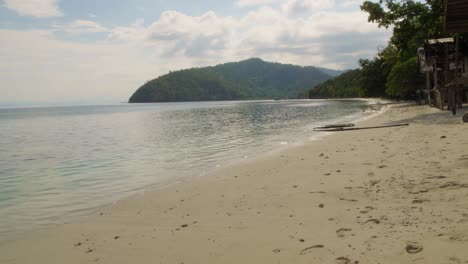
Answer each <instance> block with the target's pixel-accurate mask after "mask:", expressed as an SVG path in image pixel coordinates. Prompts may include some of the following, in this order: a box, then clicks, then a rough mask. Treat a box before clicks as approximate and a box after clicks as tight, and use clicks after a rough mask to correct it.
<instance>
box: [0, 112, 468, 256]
mask: <svg viewBox="0 0 468 264" xmlns="http://www.w3.org/2000/svg"><path fill="white" fill-rule="evenodd" d="M462 112H466V109H464V111H462ZM406 122H408V123H410V126H408V127H394V128H382V129H371V130H357V131H347V132H338V133H334V134H332V135H329V136H327V137H325V138H323V139H321V140H320V141H313V142H309V143H307V144H306V145H304V146H300V147H294V148H290V149H288V150H286V151H283V152H280V153H274V154H271V155H268V156H264V157H261V158H258V159H256V160H255V161H250V162H244V163H242V164H237V165H233V166H230V167H229V168H222V169H220V170H218V171H216V172H213V173H212V174H210V175H208V176H204V177H200V178H195V179H192V180H190V181H187V182H181V183H178V184H173V185H171V186H169V187H166V188H164V189H161V190H155V191H150V192H147V193H145V194H144V195H140V196H136V197H132V198H129V199H126V200H123V201H121V202H118V203H117V204H115V205H113V206H110V207H107V208H104V209H102V210H99V211H98V212H96V213H95V214H94V215H92V216H90V217H87V218H86V219H83V220H82V221H80V222H78V223H72V224H64V225H61V226H57V227H53V228H49V229H43V230H37V231H33V232H30V233H28V234H26V235H23V236H21V237H19V238H18V239H16V240H14V241H10V242H8V243H4V244H2V245H0V263H35V264H37V263H48V264H49V263H176V264H181V263H184V264H190V263H339V264H347V263H468V124H463V123H461V115H457V116H455V117H452V116H451V114H449V112H447V111H445V112H441V111H439V110H437V109H431V108H429V107H427V106H413V105H409V106H408V105H403V104H401V105H393V106H391V107H389V109H387V110H386V112H385V114H383V115H380V116H378V117H375V118H372V119H369V120H366V121H363V122H361V123H360V124H359V126H370V125H380V124H391V123H406Z"/></svg>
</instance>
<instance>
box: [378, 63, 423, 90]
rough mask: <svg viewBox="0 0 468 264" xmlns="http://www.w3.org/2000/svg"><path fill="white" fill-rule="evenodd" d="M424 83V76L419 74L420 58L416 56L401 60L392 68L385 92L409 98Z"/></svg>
mask: <svg viewBox="0 0 468 264" xmlns="http://www.w3.org/2000/svg"><path fill="white" fill-rule="evenodd" d="M422 83H423V82H422V77H421V75H420V74H418V60H417V58H416V57H415V58H411V59H409V60H407V61H405V62H399V63H397V64H396V65H395V66H394V67H393V68H392V71H391V72H390V74H389V75H388V78H387V90H386V91H385V92H386V93H387V94H388V95H390V96H394V97H399V98H408V97H410V96H411V95H412V94H413V93H414V91H415V90H416V89H417V88H418V86H421V85H422Z"/></svg>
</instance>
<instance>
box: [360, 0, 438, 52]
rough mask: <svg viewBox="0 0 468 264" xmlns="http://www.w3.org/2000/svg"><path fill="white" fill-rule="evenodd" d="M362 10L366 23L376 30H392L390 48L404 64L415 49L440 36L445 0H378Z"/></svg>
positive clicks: (362, 7) (364, 6)
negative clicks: (376, 26) (396, 51)
mask: <svg viewBox="0 0 468 264" xmlns="http://www.w3.org/2000/svg"><path fill="white" fill-rule="evenodd" d="M361 10H363V11H364V12H367V13H368V14H369V17H368V21H369V22H375V23H377V24H378V25H379V27H385V28H389V27H390V26H393V36H392V38H391V39H390V44H391V45H394V46H395V47H396V49H397V50H398V51H399V52H400V54H401V55H402V58H403V59H404V60H407V59H409V58H411V57H413V56H414V54H415V52H416V49H417V48H418V47H419V46H420V45H421V44H422V43H424V41H425V40H426V39H428V38H436V37H441V36H443V32H444V10H445V9H444V0H426V2H425V3H422V2H419V1H414V0H405V1H397V0H380V1H379V2H378V3H375V2H371V1H365V2H364V3H363V4H362V5H361Z"/></svg>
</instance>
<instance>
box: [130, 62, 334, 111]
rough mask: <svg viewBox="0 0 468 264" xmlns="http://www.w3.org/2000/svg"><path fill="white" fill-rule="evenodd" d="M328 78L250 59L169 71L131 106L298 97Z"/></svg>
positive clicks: (140, 92) (137, 94)
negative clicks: (155, 103) (148, 103)
mask: <svg viewBox="0 0 468 264" xmlns="http://www.w3.org/2000/svg"><path fill="white" fill-rule="evenodd" d="M330 78H331V76H330V75H328V74H326V73H324V72H323V70H320V69H318V68H316V67H312V66H308V67H301V66H295V65H290V64H280V63H272V62H265V61H263V60H261V59H258V58H252V59H248V60H244V61H240V62H231V63H225V64H221V65H217V66H212V67H204V68H193V69H187V70H180V71H175V72H171V73H169V74H166V75H163V76H160V77H158V78H156V79H154V80H151V81H149V82H147V83H145V84H144V85H143V86H141V87H140V88H138V90H137V91H136V92H135V93H134V94H133V95H132V96H131V97H130V99H129V102H130V103H147V102H181V101H214V100H242V99H273V98H298V97H300V96H303V95H304V94H305V93H306V91H307V89H309V88H310V87H313V86H315V85H317V84H319V83H321V82H323V81H326V80H328V79H330Z"/></svg>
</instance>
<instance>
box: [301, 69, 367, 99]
mask: <svg viewBox="0 0 468 264" xmlns="http://www.w3.org/2000/svg"><path fill="white" fill-rule="evenodd" d="M361 78H362V73H361V70H359V69H356V70H350V71H347V72H345V73H343V74H341V75H339V76H338V77H335V78H333V79H330V80H327V81H325V82H324V83H322V84H319V85H317V86H315V87H314V88H312V89H310V90H309V98H327V97H340V98H343V97H363V96H365V94H364V90H363V89H362V86H361V82H362V80H361Z"/></svg>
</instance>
